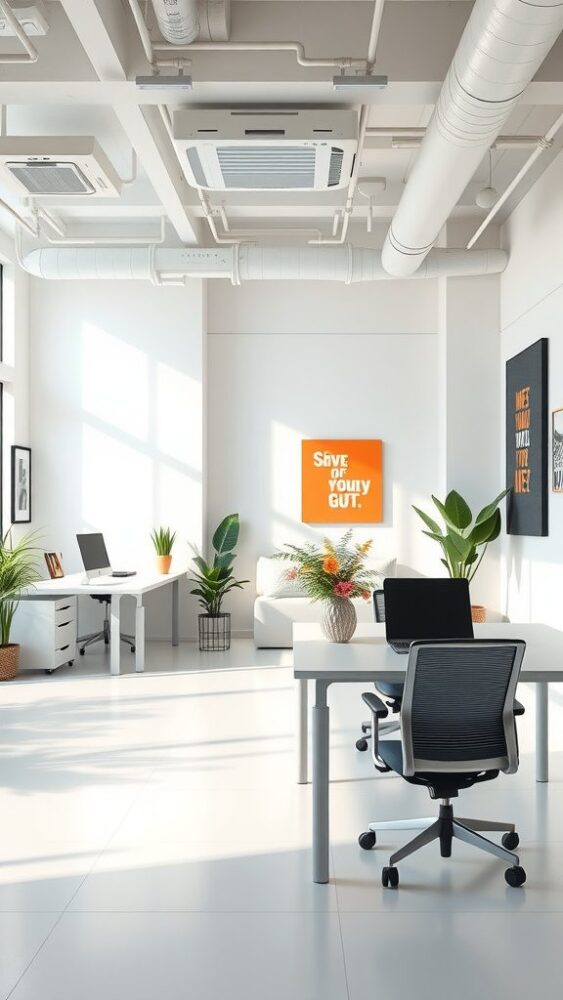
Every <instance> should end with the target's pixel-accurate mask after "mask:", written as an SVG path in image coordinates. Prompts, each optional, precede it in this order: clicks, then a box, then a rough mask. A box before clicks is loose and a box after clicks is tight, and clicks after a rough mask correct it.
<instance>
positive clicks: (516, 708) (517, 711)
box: [514, 698, 526, 715]
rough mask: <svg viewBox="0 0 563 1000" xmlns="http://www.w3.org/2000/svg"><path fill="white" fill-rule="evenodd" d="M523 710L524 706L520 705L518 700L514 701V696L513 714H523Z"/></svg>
mask: <svg viewBox="0 0 563 1000" xmlns="http://www.w3.org/2000/svg"><path fill="white" fill-rule="evenodd" d="M525 711H526V709H525V708H524V706H523V705H521V704H520V702H519V701H516V698H515V699H514V714H515V715H524V712H525Z"/></svg>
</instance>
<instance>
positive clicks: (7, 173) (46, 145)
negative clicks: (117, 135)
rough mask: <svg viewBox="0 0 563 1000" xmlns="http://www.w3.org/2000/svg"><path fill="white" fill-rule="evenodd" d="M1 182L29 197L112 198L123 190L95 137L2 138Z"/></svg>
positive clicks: (0, 141) (117, 176) (0, 140)
mask: <svg viewBox="0 0 563 1000" xmlns="http://www.w3.org/2000/svg"><path fill="white" fill-rule="evenodd" d="M0 180H1V181H5V182H6V185H10V187H11V188H12V189H13V190H14V192H15V193H17V194H19V195H20V196H25V197H27V198H52V199H56V198H63V199H64V198H67V197H72V198H76V197H88V198H93V197H99V198H112V197H117V196H118V195H119V193H120V191H121V180H120V178H119V175H118V174H117V173H116V171H115V170H114V168H113V167H112V165H111V163H110V162H109V160H108V158H107V156H106V155H105V153H104V151H103V149H101V148H100V146H98V143H97V142H96V140H95V139H94V138H93V137H92V136H68V137H55V136H2V137H1V138H0Z"/></svg>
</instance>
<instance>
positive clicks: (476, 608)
mask: <svg viewBox="0 0 563 1000" xmlns="http://www.w3.org/2000/svg"><path fill="white" fill-rule="evenodd" d="M471 620H472V621H474V622H475V623H476V624H477V625H484V623H485V622H486V621H487V609H486V608H485V607H484V606H483V605H482V604H472V605H471Z"/></svg>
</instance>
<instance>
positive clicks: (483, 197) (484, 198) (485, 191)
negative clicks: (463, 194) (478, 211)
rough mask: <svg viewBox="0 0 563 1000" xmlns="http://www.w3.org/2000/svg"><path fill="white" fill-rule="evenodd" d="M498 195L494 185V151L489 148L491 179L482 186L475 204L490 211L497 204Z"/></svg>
mask: <svg viewBox="0 0 563 1000" xmlns="http://www.w3.org/2000/svg"><path fill="white" fill-rule="evenodd" d="M498 197H499V195H498V191H496V190H495V188H494V187H493V151H492V150H491V149H489V181H488V184H487V185H486V187H484V188H481V190H480V191H478V192H477V194H476V195H475V204H476V205H478V206H479V208H484V209H486V210H487V211H488V210H489V209H491V208H492V207H493V205H495V204H496V202H497V201H498Z"/></svg>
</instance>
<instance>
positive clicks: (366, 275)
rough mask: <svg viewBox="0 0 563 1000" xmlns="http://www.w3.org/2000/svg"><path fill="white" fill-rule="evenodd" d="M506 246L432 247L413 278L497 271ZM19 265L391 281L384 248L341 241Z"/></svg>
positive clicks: (177, 276) (46, 254)
mask: <svg viewBox="0 0 563 1000" xmlns="http://www.w3.org/2000/svg"><path fill="white" fill-rule="evenodd" d="M507 259H508V257H507V254H506V252H505V251H504V250H471V251H467V250H433V251H432V252H431V253H430V254H429V255H428V257H427V258H426V260H425V261H424V263H423V265H422V267H420V268H419V269H418V270H417V272H416V273H415V274H413V275H412V277H414V278H436V277H441V276H442V277H447V276H449V277H465V276H467V277H470V276H476V275H483V274H496V273H498V272H500V271H503V270H504V268H505V267H506V263H507ZM21 264H22V266H23V267H24V268H25V270H26V271H28V272H29V273H30V274H33V275H34V276H35V277H38V278H53V279H80V280H83V279H89V278H90V279H106V280H107V279H113V280H128V279H129V280H130V279H138V280H143V279H144V280H147V281H152V282H153V283H155V284H167V283H169V284H177V283H181V282H182V280H183V279H184V278H228V279H230V280H231V281H232V283H233V284H235V285H238V284H240V283H241V282H242V281H284V280H285V281H342V282H344V283H345V284H354V283H356V282H359V281H381V280H389V277H390V276H389V274H388V273H387V271H385V270H384V268H383V266H382V263H381V251H380V250H372V249H369V248H365V247H354V246H352V245H351V244H349V243H348V244H343V245H341V246H331V247H326V246H324V247H323V246H301V247H259V246H249V245H248V244H247V245H233V246H228V247H226V246H225V247H211V248H190V247H185V248H183V249H167V248H165V247H154V246H152V247H119V248H114V247H88V248H86V247H64V248H55V247H45V248H42V249H39V250H32V251H30V252H29V253H28V254H26V255H24V256H23V257H22V259H21Z"/></svg>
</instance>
